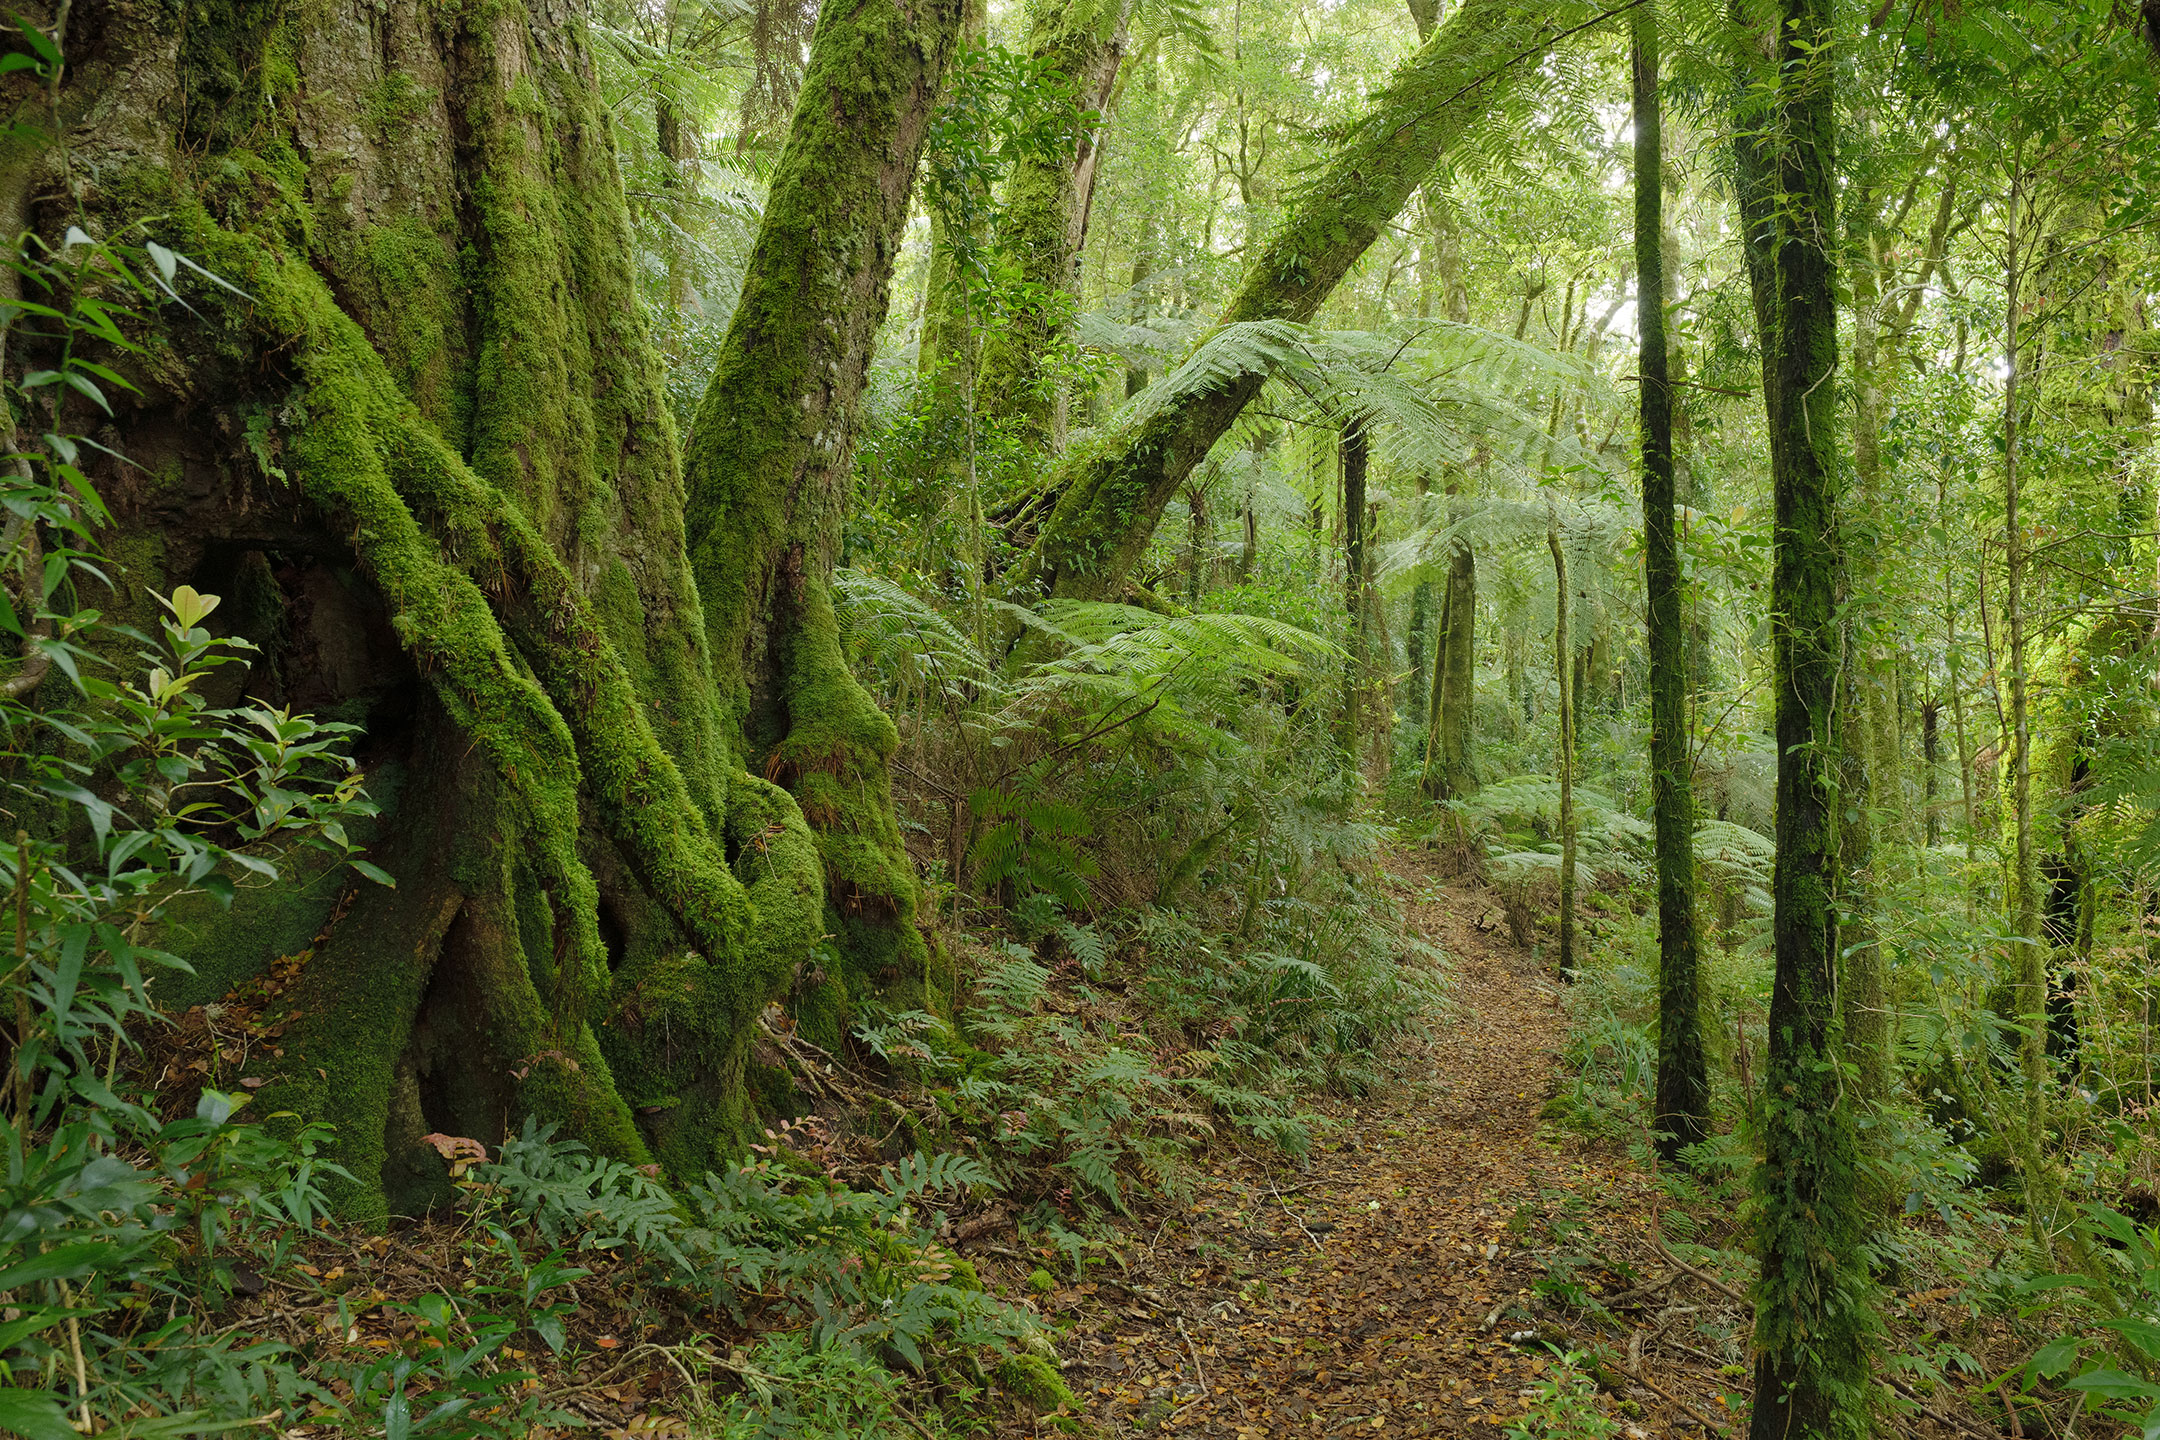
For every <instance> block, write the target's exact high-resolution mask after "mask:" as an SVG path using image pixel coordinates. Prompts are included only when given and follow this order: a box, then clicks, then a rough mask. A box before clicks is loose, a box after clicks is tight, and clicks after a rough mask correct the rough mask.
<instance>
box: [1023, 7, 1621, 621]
mask: <svg viewBox="0 0 2160 1440" xmlns="http://www.w3.org/2000/svg"><path fill="white" fill-rule="evenodd" d="M1584 13H1586V12H1585V11H1584V9H1583V7H1581V6H1579V5H1575V4H1572V3H1571V4H1569V5H1565V6H1561V7H1559V8H1557V9H1556V8H1553V7H1541V6H1530V5H1525V4H1523V3H1522V0H1466V3H1464V4H1463V5H1462V6H1461V7H1460V8H1458V9H1457V10H1456V11H1455V13H1454V15H1453V16H1452V17H1450V18H1449V19H1448V21H1447V22H1446V23H1445V24H1443V25H1441V26H1440V27H1439V28H1438V29H1437V30H1435V31H1434V32H1433V36H1432V38H1431V39H1430V40H1429V41H1427V42H1426V43H1425V44H1424V45H1423V46H1421V47H1420V48H1419V50H1418V52H1417V54H1416V55H1414V56H1413V57H1411V59H1410V60H1409V61H1408V62H1407V63H1406V64H1405V65H1404V67H1403V68H1402V69H1401V70H1400V71H1398V72H1397V74H1396V76H1395V78H1394V79H1393V81H1391V82H1390V84H1389V85H1388V87H1387V88H1386V89H1385V90H1384V91H1382V92H1381V94H1380V96H1379V97H1378V99H1377V101H1376V103H1375V104H1374V105H1373V107H1372V108H1371V110H1369V111H1368V112H1367V113H1366V114H1365V116H1364V117H1363V118H1362V119H1360V120H1359V121H1357V122H1356V123H1355V124H1354V125H1352V126H1351V127H1349V129H1348V131H1347V132H1346V133H1345V135H1344V136H1343V139H1342V142H1341V144H1340V145H1339V146H1338V147H1337V149H1336V151H1335V154H1334V156H1333V158H1332V159H1330V160H1329V162H1328V163H1327V165H1326V166H1325V167H1323V168H1322V169H1321V170H1320V172H1319V173H1318V174H1317V175H1316V176H1315V177H1314V179H1313V181H1312V183H1311V185H1310V186H1309V188H1308V189H1307V190H1306V192H1305V193H1304V195H1303V196H1302V197H1300V199H1299V201H1298V203H1297V204H1296V205H1295V206H1294V207H1293V209H1292V211H1291V213H1290V214H1289V215H1288V216H1287V217H1286V218H1285V219H1284V221H1283V223H1282V224H1281V225H1280V226H1279V227H1278V228H1277V230H1276V232H1275V234H1274V236H1273V237H1272V238H1271V239H1270V240H1269V242H1268V243H1267V244H1266V245H1265V246H1264V247H1263V248H1262V249H1261V251H1260V253H1259V254H1258V255H1257V256H1256V257H1254V259H1253V261H1252V263H1251V265H1250V267H1249V268H1248V269H1247V271H1246V274H1245V279H1244V283H1243V284H1242V285H1241V286H1240V287H1239V290H1238V293H1237V295H1236V296H1235V297H1234V298H1233V299H1232V300H1231V302H1230V304H1229V306H1228V308H1227V309H1225V310H1224V312H1223V315H1222V323H1224V324H1234V323H1238V322H1242V321H1252V320H1293V321H1300V322H1302V321H1307V320H1310V319H1312V317H1313V315H1314V314H1315V313H1316V312H1317V311H1318V310H1319V308H1320V305H1321V303H1322V302H1323V301H1325V300H1326V299H1327V298H1328V296H1329V295H1330V294H1332V293H1333V292H1334V289H1335V287H1336V285H1338V284H1339V283H1340V282H1341V281H1342V278H1343V276H1344V275H1345V274H1347V273H1348V272H1349V270H1350V267H1351V266H1352V265H1353V264H1355V263H1356V262H1357V259H1358V257H1359V256H1361V255H1363V254H1364V253H1365V250H1366V248H1367V247H1368V246H1370V245H1371V244H1372V242H1373V240H1374V239H1375V238H1376V237H1377V236H1378V235H1379V233H1380V231H1381V229H1382V228H1383V227H1384V226H1386V225H1387V224H1388V223H1389V222H1390V221H1391V220H1393V219H1394V217H1395V215H1396V214H1397V213H1398V212H1399V211H1400V210H1401V209H1402V207H1403V205H1404V203H1405V202H1407V201H1408V200H1409V198H1410V196H1411V195H1412V194H1414V193H1415V192H1416V190H1417V188H1418V186H1419V185H1421V184H1423V183H1424V180H1425V177H1426V176H1428V175H1430V174H1431V173H1432V171H1433V169H1434V167H1435V166H1436V165H1437V164H1438V163H1439V161H1440V157H1441V156H1442V155H1444V154H1445V153H1446V152H1447V151H1448V150H1449V149H1450V148H1451V147H1452V146H1453V145H1454V144H1455V143H1456V142H1457V141H1458V140H1460V139H1461V138H1462V136H1463V135H1464V133H1465V132H1466V131H1467V130H1468V129H1469V128H1470V127H1471V126H1472V125H1473V124H1475V123H1476V122H1477V120H1478V119H1479V118H1480V117H1481V116H1482V115H1484V114H1485V112H1486V111H1487V110H1488V109H1489V108H1491V107H1492V106H1493V105H1494V104H1495V103H1496V102H1497V101H1498V100H1499V99H1500V98H1501V97H1502V96H1503V95H1505V94H1507V93H1509V92H1510V91H1511V90H1513V89H1514V88H1515V87H1516V86H1518V85H1519V84H1521V83H1522V81H1523V79H1524V77H1525V76H1527V75H1531V74H1534V73H1535V71H1536V68H1537V66H1538V65H1539V63H1540V62H1541V61H1542V60H1543V58H1544V56H1545V55H1546V54H1547V53H1548V52H1549V51H1550V49H1551V48H1552V46H1553V45H1554V44H1555V43H1557V41H1558V40H1559V39H1560V37H1561V35H1562V34H1563V32H1564V31H1565V30H1566V28H1567V26H1568V25H1569V23H1570V22H1571V21H1572V20H1574V19H1575V18H1576V17H1579V16H1580V15H1582V14H1584ZM1262 381H1263V377H1262V376H1260V375H1257V374H1245V375H1240V376H1237V377H1235V378H1232V379H1227V380H1224V381H1222V382H1220V383H1218V384H1214V385H1210V386H1206V387H1204V388H1201V389H1198V390H1196V391H1194V392H1193V393H1191V394H1188V395H1186V396H1184V397H1182V398H1180V399H1178V400H1175V401H1172V402H1169V403H1167V404H1165V405H1163V406H1161V407H1159V408H1156V409H1154V410H1152V411H1151V412H1148V413H1146V414H1144V415H1142V416H1140V417H1138V418H1136V419H1134V420H1132V421H1130V422H1128V423H1127V424H1126V425H1125V426H1124V427H1123V428H1121V429H1120V430H1118V431H1116V432H1114V433H1112V434H1110V435H1107V436H1104V437H1103V438H1102V439H1100V440H1099V441H1097V442H1095V443H1093V444H1091V445H1089V446H1087V447H1086V448H1085V449H1084V450H1081V451H1077V452H1075V453H1073V454H1071V455H1068V456H1067V457H1066V459H1065V460H1064V461H1063V462H1061V463H1060V464H1059V466H1058V467H1057V469H1056V470H1055V471H1053V472H1052V474H1051V475H1050V476H1049V477H1048V484H1049V487H1050V489H1051V490H1052V492H1053V493H1055V494H1057V496H1058V501H1057V506H1056V508H1055V509H1054V510H1053V511H1052V512H1051V515H1050V517H1049V519H1048V520H1047V522H1046V523H1045V524H1044V526H1043V529H1042V532H1041V534H1040V535H1039V536H1038V537H1037V539H1036V541H1035V544H1034V546H1033V548H1032V549H1031V550H1030V552H1029V554H1028V556H1027V557H1026V559H1025V560H1024V561H1023V563H1022V564H1021V565H1020V566H1018V567H1017V569H1016V573H1015V575H1014V577H1013V578H1014V581H1015V586H1014V588H1015V589H1016V591H1018V592H1020V593H1022V594H1030V593H1032V594H1046V595H1057V596H1065V597H1071V598H1076V599H1102V598H1104V597H1106V596H1109V595H1111V594H1113V593H1114V592H1115V590H1116V588H1117V586H1118V584H1119V583H1120V582H1121V581H1122V580H1123V579H1124V577H1125V575H1126V574H1127V573H1128V572H1129V571H1130V570H1131V568H1132V566H1133V564H1134V563H1135V562H1136V561H1137V560H1138V558H1139V556H1140V555H1141V553H1142V552H1143V551H1144V550H1145V549H1146V548H1147V544H1148V541H1149V539H1150V538H1151V537H1152V536H1153V535H1154V533H1155V527H1156V525H1157V524H1158V523H1159V522H1160V520H1161V518H1162V512H1163V507H1164V506H1165V505H1166V504H1168V503H1169V500H1170V498H1171V497H1172V496H1173V495H1175V494H1176V493H1177V490H1178V487H1179V486H1180V485H1181V484H1182V483H1183V482H1184V479H1185V476H1186V475H1188V474H1189V473H1191V471H1192V469H1193V467H1194V466H1196V465H1198V464H1199V463H1200V462H1201V460H1203V459H1204V458H1206V456H1207V452H1208V450H1209V449H1210V448H1211V447H1212V446H1213V445H1214V444H1215V442H1216V441H1217V440H1218V439H1220V438H1221V437H1222V435H1223V433H1224V432H1225V431H1226V430H1228V429H1229V428H1230V425H1231V423H1232V422H1233V421H1235V420H1236V419H1237V416H1238V412H1239V411H1240V410H1242V409H1243V408H1244V407H1245V405H1246V403H1247V402H1248V401H1250V400H1251V399H1252V397H1253V396H1254V395H1255V394H1257V393H1258V392H1259V389H1260V386H1261V384H1262ZM1016 633H1017V632H1016Z"/></svg>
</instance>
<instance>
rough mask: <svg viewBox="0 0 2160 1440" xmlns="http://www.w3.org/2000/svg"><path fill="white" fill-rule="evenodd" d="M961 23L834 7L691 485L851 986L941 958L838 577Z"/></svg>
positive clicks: (698, 532) (769, 770)
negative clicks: (868, 406) (834, 590)
mask: <svg viewBox="0 0 2160 1440" xmlns="http://www.w3.org/2000/svg"><path fill="white" fill-rule="evenodd" d="M960 13H961V6H960V4H959V3H958V0H933V3H929V4H925V5H922V6H919V7H916V8H915V10H914V12H913V13H909V12H907V11H904V10H903V9H902V7H900V6H899V5H897V4H895V3H893V0H871V3H867V4H863V5H859V6H854V7H849V8H836V7H828V8H827V9H826V10H825V11H824V12H823V13H822V14H821V15H820V17H819V21H818V27H817V32H816V35H815V37H814V39H813V42H812V46H811V55H810V61H809V65H808V68H807V70H806V72H805V75H804V80H803V86H802V93H801V99H800V101H799V102H798V105H797V108H796V113H795V119H794V122H793V124H792V125H791V127H790V129H789V133H788V143H787V146H786V149H785V151H784V152H783V154H782V156H781V160H780V163H779V167H778V169H777V171H776V173H775V175H774V178H773V183H772V187H771V193H770V198H769V200H768V202H767V206H766V211H765V217H764V223H763V225H762V227H761V228H760V230H759V234H758V241H757V245H756V247H755V249H754V250H753V252H752V254H751V258H750V263H749V266H748V268H747V271H746V273H745V276H744V281H743V290H742V296H741V299H740V301H739V302H738V304H737V307H736V310H735V317H734V320H733V322H732V325H731V327H730V330H729V334H728V340H727V344H726V346H725V348H724V350H723V352H722V356H721V359H720V363H719V365H718V367H717V369H716V370H715V373H714V377H713V381H712V387H711V389H710V391H709V392H708V393H707V395H706V398H705V401H704V404H703V406H702V407H701V409H700V410H699V413H698V418H697V423H696V426H695V431H694V435H693V439H692V442H691V447H690V454H689V463H688V472H687V482H688V486H687V488H688V504H689V530H690V536H691V551H690V553H691V557H692V560H693V563H694V565H695V567H696V574H697V583H698V589H699V592H700V593H701V595H702V596H703V600H704V606H705V615H706V630H707V633H708V635H709V636H710V638H711V643H712V647H713V653H714V655H715V657H716V660H717V663H718V666H719V669H720V672H721V674H722V675H723V677H726V682H725V684H726V689H725V706H726V716H725V719H726V722H727V724H728V726H729V729H730V730H731V732H732V734H733V736H734V737H735V738H736V739H737V741H738V743H739V745H740V748H741V750H742V753H743V754H744V755H745V756H746V758H747V759H748V760H749V761H750V762H751V765H752V767H753V768H754V769H756V770H758V771H760V772H761V773H763V774H764V775H765V776H767V777H768V778H770V779H772V780H775V781H777V782H779V783H780V784H783V785H785V786H786V787H788V788H789V789H790V790H792V791H793V792H794V793H795V794H796V796H797V797H798V798H799V799H800V801H801V803H802V808H803V811H804V814H805V815H806V817H807V818H808V820H809V821H810V824H811V826H812V828H813V829H814V830H815V831H816V833H817V836H818V855H819V858H820V861H821V863H822V865H823V867H824V870H825V874H826V880H827V887H828V890H829V892H830V894H831V896H832V901H833V909H834V918H835V920H836V921H839V922H841V924H842V926H843V927H844V930H843V933H844V934H845V936H846V942H847V954H846V960H847V966H848V969H849V972H850V974H851V975H853V976H860V977H862V978H863V979H865V980H871V981H876V982H878V983H893V982H898V981H905V980H906V979H908V978H910V977H913V976H919V975H921V974H922V973H923V971H924V968H925V967H926V965H927V964H928V961H929V951H928V947H927V946H926V945H925V944H924V942H923V939H922V937H921V935H920V934H919V933H918V931H917V930H916V927H915V923H914V922H915V912H916V903H917V886H916V882H915V876H914V872H913V868H912V867H911V865H910V864H909V862H908V859H907V855H906V852H905V850H904V849H903V848H902V846H901V844H900V837H899V831H898V826H897V824H896V822H895V819H894V814H893V808H892V794H891V779H890V775H889V772H888V768H887V767H888V764H889V762H890V759H891V756H892V752H893V749H894V746H895V744H896V740H897V737H896V733H895V731H894V730H893V727H892V724H891V722H890V721H889V720H887V719H886V718H885V716H884V715H883V714H881V713H880V712H879V710H878V709H877V706H876V704H875V702H873V701H872V700H871V698H870V696H869V694H868V693H867V692H866V691H864V690H863V688H862V687H861V686H860V685H859V684H857V683H856V681H855V679H854V677H853V676H852V675H850V674H849V673H848V669H847V665H846V661H845V658H844V657H843V656H842V654H841V650H840V644H839V634H838V628H837V625H836V623H835V621H834V617H833V608H832V598H831V594H830V590H829V585H828V581H829V576H830V574H831V569H832V564H833V554H834V549H835V545H836V538H837V527H838V521H839V516H840V512H841V508H842V502H843V499H844V497H845V495H846V489H847V485H848V483H849V479H850V465H851V459H852V453H853V444H854V436H853V430H854V418H855V412H856V409H857V406H858V404H859V401H860V398H861V394H862V389H863V384H864V381H865V377H866V374H867V371H868V367H869V361H870V347H871V343H872V341H873V339H874V337H875V335H876V332H877V328H878V326H879V324H880V323H881V322H882V321H883V319H884V316H885V311H886V305H887V300H888V298H889V287H890V282H891V278H892V265H893V258H894V256H895V254H896V253H897V250H898V246H899V241H900V237H901V234H902V232H903V230H904V228H905V226H906V222H907V212H908V197H909V191H910V187H911V185H912V182H913V178H914V173H915V168H916V165H917V163H918V161H919V160H920V157H921V154H922V146H923V142H924V138H925V135H926V132H927V127H928V122H929V118H930V115H931V112H932V109H933V106H934V103H935V100H936V95H937V90H938V86H939V83H940V79H941V77H942V75H943V72H944V68H945V65H946V62H947V60H948V58H949V57H950V54H951V52H952V49H953V45H954V41H955V38H956V35H957V32H958V28H959V21H960ZM854 988H855V987H854V984H853V982H852V980H851V981H849V982H848V983H847V985H846V989H845V992H844V993H852V992H853V990H854Z"/></svg>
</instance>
